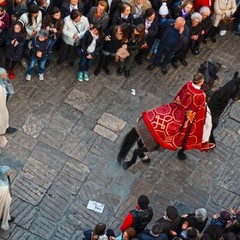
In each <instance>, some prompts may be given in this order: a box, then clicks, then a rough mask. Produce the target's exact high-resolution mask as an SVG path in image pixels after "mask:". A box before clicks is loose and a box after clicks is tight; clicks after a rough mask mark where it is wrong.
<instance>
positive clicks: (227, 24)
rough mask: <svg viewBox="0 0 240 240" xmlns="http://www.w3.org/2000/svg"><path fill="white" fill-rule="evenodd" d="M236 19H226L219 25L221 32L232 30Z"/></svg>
mask: <svg viewBox="0 0 240 240" xmlns="http://www.w3.org/2000/svg"><path fill="white" fill-rule="evenodd" d="M234 19H235V18H234V17H225V18H223V19H222V20H221V21H220V23H219V29H220V30H232V27H233V23H234Z"/></svg>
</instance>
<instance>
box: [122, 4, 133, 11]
mask: <svg viewBox="0 0 240 240" xmlns="http://www.w3.org/2000/svg"><path fill="white" fill-rule="evenodd" d="M127 7H130V9H132V6H131V5H130V4H129V3H127V2H125V3H121V4H120V12H121V13H123V12H124V11H125V10H126V8H127Z"/></svg>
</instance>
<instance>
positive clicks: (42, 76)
mask: <svg viewBox="0 0 240 240" xmlns="http://www.w3.org/2000/svg"><path fill="white" fill-rule="evenodd" d="M38 79H39V80H40V81H43V80H44V75H43V73H39V74H38Z"/></svg>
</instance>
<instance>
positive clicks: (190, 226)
mask: <svg viewBox="0 0 240 240" xmlns="http://www.w3.org/2000/svg"><path fill="white" fill-rule="evenodd" d="M149 203H150V201H149V199H148V197H147V196H145V195H141V196H140V197H139V198H138V201H137V205H136V208H135V209H133V210H132V211H130V212H129V213H128V214H127V216H126V217H125V219H124V221H123V223H122V225H121V227H120V231H121V234H120V235H119V236H118V237H115V234H114V231H113V230H112V229H107V227H106V224H105V223H98V224H97V225H96V226H95V228H94V229H93V230H87V231H84V237H83V240H200V239H201V240H239V239H240V208H239V209H237V210H236V211H235V210H234V209H230V211H226V210H222V211H221V212H220V213H219V214H214V215H213V217H212V218H211V219H210V220H209V218H208V215H207V211H206V209H205V208H199V209H196V210H195V212H190V213H186V214H184V215H182V216H180V215H179V212H178V210H177V208H176V207H175V206H171V205H170V206H168V207H167V208H166V211H165V214H164V215H163V216H161V217H160V218H159V219H158V220H157V221H155V223H153V224H152V227H151V228H147V227H148V224H149V223H150V222H151V221H152V218H153V210H152V208H151V207H150V206H149Z"/></svg>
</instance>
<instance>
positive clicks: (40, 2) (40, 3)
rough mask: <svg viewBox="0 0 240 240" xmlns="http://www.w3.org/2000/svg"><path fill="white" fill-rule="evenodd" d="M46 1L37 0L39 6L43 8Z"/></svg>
mask: <svg viewBox="0 0 240 240" xmlns="http://www.w3.org/2000/svg"><path fill="white" fill-rule="evenodd" d="M44 1H45V0H36V3H37V5H38V6H42V5H43V3H44Z"/></svg>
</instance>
